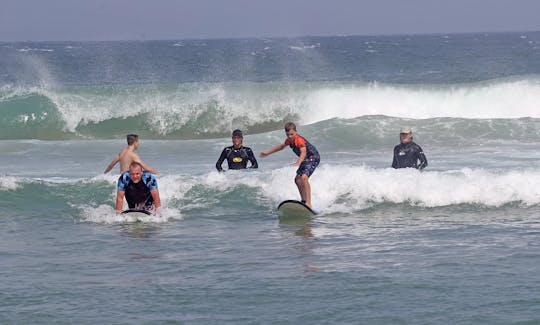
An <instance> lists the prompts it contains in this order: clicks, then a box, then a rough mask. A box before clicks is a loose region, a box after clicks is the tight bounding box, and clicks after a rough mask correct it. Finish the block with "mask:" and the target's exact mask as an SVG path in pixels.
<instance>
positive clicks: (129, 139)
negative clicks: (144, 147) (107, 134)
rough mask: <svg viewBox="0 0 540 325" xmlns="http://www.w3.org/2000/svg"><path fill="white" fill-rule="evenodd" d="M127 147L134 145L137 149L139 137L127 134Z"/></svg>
mask: <svg viewBox="0 0 540 325" xmlns="http://www.w3.org/2000/svg"><path fill="white" fill-rule="evenodd" d="M126 140H127V144H128V146H132V145H134V146H135V147H137V146H138V145H139V136H138V135H136V134H128V135H127V136H126Z"/></svg>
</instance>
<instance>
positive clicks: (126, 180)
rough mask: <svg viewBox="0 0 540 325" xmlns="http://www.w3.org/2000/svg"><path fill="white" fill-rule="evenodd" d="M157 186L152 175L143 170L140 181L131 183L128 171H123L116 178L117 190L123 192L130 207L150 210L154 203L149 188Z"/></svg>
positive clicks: (152, 188)
mask: <svg viewBox="0 0 540 325" xmlns="http://www.w3.org/2000/svg"><path fill="white" fill-rule="evenodd" d="M157 188H158V184H157V181H156V178H155V177H154V175H152V174H151V173H150V172H146V171H145V172H143V174H142V177H141V181H140V182H138V183H133V181H132V180H131V176H130V175H129V172H125V173H123V174H122V175H120V178H118V190H119V191H124V192H125V198H126V201H127V203H128V206H129V208H130V209H138V210H147V211H150V210H151V209H152V207H153V205H154V198H153V197H152V193H150V191H151V190H155V189H157Z"/></svg>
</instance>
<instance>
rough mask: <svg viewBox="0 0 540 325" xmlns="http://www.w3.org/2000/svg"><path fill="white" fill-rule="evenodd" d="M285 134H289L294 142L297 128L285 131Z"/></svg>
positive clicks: (289, 137)
mask: <svg viewBox="0 0 540 325" xmlns="http://www.w3.org/2000/svg"><path fill="white" fill-rule="evenodd" d="M285 134H286V135H287V138H288V139H289V141H291V142H294V139H295V138H296V130H289V131H287V132H285Z"/></svg>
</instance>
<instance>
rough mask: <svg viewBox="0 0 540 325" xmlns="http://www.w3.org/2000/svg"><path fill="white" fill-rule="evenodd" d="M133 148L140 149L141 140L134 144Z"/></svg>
mask: <svg viewBox="0 0 540 325" xmlns="http://www.w3.org/2000/svg"><path fill="white" fill-rule="evenodd" d="M133 147H134V148H135V149H137V148H139V140H137V141H135V142H133Z"/></svg>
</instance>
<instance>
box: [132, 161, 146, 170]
mask: <svg viewBox="0 0 540 325" xmlns="http://www.w3.org/2000/svg"><path fill="white" fill-rule="evenodd" d="M137 166H139V167H141V171H143V170H144V169H143V166H142V165H141V164H140V163H138V162H136V161H134V162H132V163H131V164H129V169H131V168H133V167H137Z"/></svg>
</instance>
